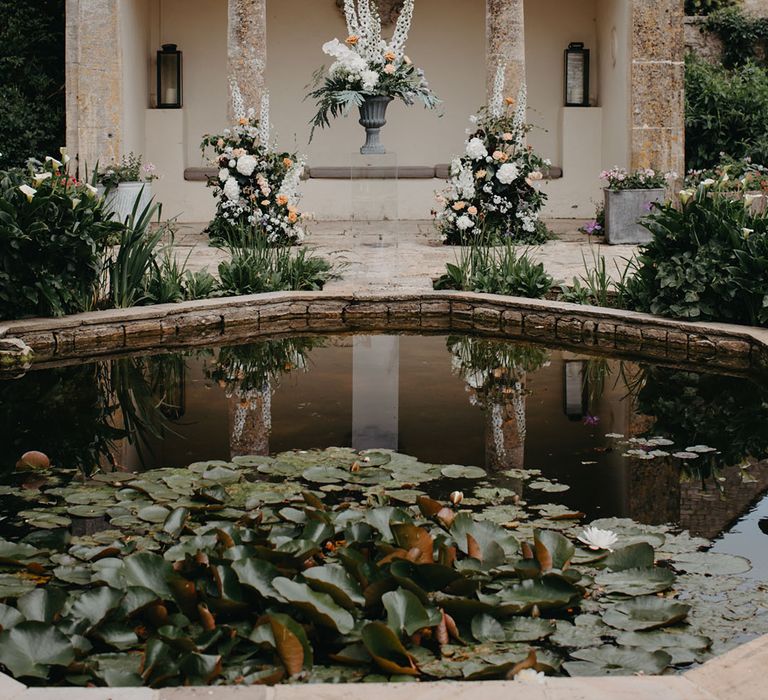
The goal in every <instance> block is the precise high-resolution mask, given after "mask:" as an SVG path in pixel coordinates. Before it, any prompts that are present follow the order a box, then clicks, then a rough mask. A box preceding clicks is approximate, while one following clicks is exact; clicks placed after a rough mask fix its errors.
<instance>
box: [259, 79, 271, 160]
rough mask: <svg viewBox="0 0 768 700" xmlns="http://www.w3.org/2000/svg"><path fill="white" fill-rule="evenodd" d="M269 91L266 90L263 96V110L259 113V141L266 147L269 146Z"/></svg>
mask: <svg viewBox="0 0 768 700" xmlns="http://www.w3.org/2000/svg"><path fill="white" fill-rule="evenodd" d="M269 130H270V125H269V91H268V90H265V91H264V94H263V95H262V96H261V112H260V113H259V143H260V144H261V145H262V146H263V147H264V148H269Z"/></svg>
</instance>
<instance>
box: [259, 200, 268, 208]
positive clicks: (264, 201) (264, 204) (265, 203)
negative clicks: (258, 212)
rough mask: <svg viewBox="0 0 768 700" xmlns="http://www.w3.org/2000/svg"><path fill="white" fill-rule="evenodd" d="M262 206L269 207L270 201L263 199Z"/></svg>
mask: <svg viewBox="0 0 768 700" xmlns="http://www.w3.org/2000/svg"><path fill="white" fill-rule="evenodd" d="M261 206H262V207H268V206H269V200H268V199H262V200H261Z"/></svg>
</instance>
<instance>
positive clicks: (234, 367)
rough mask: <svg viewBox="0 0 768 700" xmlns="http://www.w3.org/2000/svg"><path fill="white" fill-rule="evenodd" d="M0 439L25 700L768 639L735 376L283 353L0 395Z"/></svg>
mask: <svg viewBox="0 0 768 700" xmlns="http://www.w3.org/2000/svg"><path fill="white" fill-rule="evenodd" d="M0 431H1V433H0V434H2V435H3V440H2V443H1V444H0V466H1V467H2V468H3V477H2V479H3V480H2V484H4V485H3V486H0V537H2V539H0V568H1V570H0V600H4V603H0V627H3V628H4V631H3V632H0V642H3V641H4V642H5V644H4V645H3V644H0V647H3V648H5V649H6V651H5V652H4V651H2V650H0V664H3V665H4V666H5V668H6V670H9V671H10V672H11V673H12V674H13V675H16V676H18V677H20V678H23V679H25V680H29V679H30V678H38V679H47V680H48V681H49V682H54V683H60V684H65V685H73V684H74V685H79V684H83V683H85V682H96V683H98V684H105V685H137V684H142V683H144V684H148V685H155V686H162V685H175V684H181V683H183V682H197V683H201V682H227V683H233V682H248V683H252V682H266V683H273V682H278V681H280V680H282V679H284V678H286V677H289V676H290V677H292V678H293V680H297V681H307V680H308V681H320V680H327V681H330V680H361V679H363V678H365V679H366V680H371V679H373V680H376V679H378V680H382V679H386V678H388V677H392V676H405V677H421V678H424V679H431V678H469V679H481V678H503V677H509V676H511V675H515V674H517V673H518V672H520V671H521V670H523V669H526V668H527V669H536V670H539V671H544V672H547V673H564V674H570V675H585V674H586V675H591V674H602V673H633V672H645V673H658V672H661V671H663V670H665V669H682V668H685V667H687V666H688V665H690V664H692V663H697V662H699V661H702V660H704V659H705V658H707V656H709V655H710V654H712V653H720V652H722V651H723V650H725V649H728V648H731V647H732V646H734V645H735V644H738V643H740V642H743V641H745V640H746V639H749V638H751V637H753V636H755V635H757V634H759V633H764V632H768V616H767V615H766V609H767V608H768V594H766V592H765V591H764V590H763V586H762V582H764V581H765V580H766V579H767V578H768V547H766V546H765V544H766V542H768V540H766V539H765V538H766V537H768V535H767V534H766V533H768V499H765V498H764V494H765V492H766V491H768V467H767V466H766V464H765V463H763V462H761V460H763V459H765V457H766V456H768V388H766V387H765V386H764V385H761V384H760V383H759V382H757V381H753V380H751V379H750V378H747V377H743V376H728V375H720V374H711V373H707V372H704V371H698V372H693V371H691V370H690V369H689V368H680V367H673V366H661V365H654V364H649V363H647V362H634V361H627V360H618V359H611V358H606V357H602V356H597V355H578V354H575V353H573V352H570V351H564V350H558V349H548V348H545V347H539V346H534V345H525V344H520V343H513V342H509V341H500V340H493V339H487V338H479V337H471V336H458V335H457V336H450V337H445V336H411V335H403V336H388V335H356V336H353V335H345V336H330V337H329V336H324V337H292V338H282V339H275V340H271V341H263V342H260V343H257V344H251V345H239V346H230V347H223V348H211V349H204V350H199V349H198V350H194V351H191V352H186V353H178V354H174V353H170V354H169V353H161V354H155V355H147V356H141V357H133V356H131V357H122V358H118V359H109V360H101V361H98V362H93V363H79V364H71V365H69V366H61V367H50V368H45V369H34V370H33V371H30V372H29V373H27V374H26V375H25V376H23V377H20V378H16V379H12V380H11V379H9V380H6V381H0ZM30 451H33V452H41V453H43V454H44V455H45V456H46V457H41V456H40V455H35V454H33V455H31V456H27V457H25V459H24V460H22V463H19V464H17V462H18V461H19V460H20V458H21V456H22V455H23V454H25V453H28V452H30ZM47 458H50V461H51V462H52V466H50V467H49V466H47V464H46V462H47ZM39 460H42V462H43V463H42V464H41V463H40V462H39ZM41 467H42V468H41ZM385 516H386V517H385ZM257 517H258V522H257V520H256V518H257ZM382 518H384V519H385V520H386V522H385V523H384V522H383V521H382ZM424 519H426V520H424ZM312 523H315V524H317V523H320V525H316V526H312V527H310V525H311V524H312ZM382 523H383V524H382ZM478 523H479V524H478ZM590 523H591V524H593V525H595V526H597V527H598V528H599V529H601V530H607V531H610V533H613V535H612V536H613V537H614V541H611V542H608V543H607V544H606V543H605V542H603V543H602V544H604V545H605V546H596V545H595V543H594V542H590V541H589V538H588V537H587V538H584V537H583V534H584V528H585V526H586V525H589V524H590ZM408 528H410V530H408V531H407V532H406V530H407V529H408ZM430 528H431V529H430ZM477 528H479V530H478V529H477ZM457 532H458V533H459V534H458V536H457ZM254 533H255V534H254ZM308 533H309V534H308ZM610 533H609V534H610ZM425 537H427V538H431V539H429V550H430V551H429V555H428V556H427V555H426V554H425V551H424V546H422V545H423V541H422V543H421V544H419V541H420V540H419V538H425ZM579 537H581V538H582V541H580V540H579ZM291 540H293V543H292V545H291ZM529 541H530V546H528V544H526V543H527V542H529ZM179 542H181V543H182V545H183V546H182V545H179V544H178V543H179ZM301 542H304V543H306V542H310V543H314V544H312V546H310V547H309V548H305V549H304V550H302V549H301V547H299V548H298V549H296V548H294V549H290V546H293V545H297V543H301ZM183 543H188V544H183ZM600 544H601V543H600V542H598V545H600ZM289 545H290V546H289ZM574 545H575V546H574ZM590 545H592V546H590ZM176 546H181V549H179V550H174V549H173V548H174V547H176ZM222 547H223V549H222ZM281 547H283V548H284V547H287V548H288V549H286V550H285V552H283V551H282V550H281ZM254 548H255V549H254ZM267 548H268V549H270V551H269V552H268V551H267ZM609 550H613V551H612V552H611V551H609ZM654 550H655V554H654ZM158 552H159V554H158ZM278 552H282V553H278ZM352 552H354V554H353V553H352ZM360 552H364V553H365V554H366V556H368V557H370V558H371V561H373V560H376V562H377V564H376V567H379V568H375V572H376V575H373V574H372V570H370V567H371V566H372V564H371V563H370V562H363V561H362V559H361V560H360V561H358V559H359V558H361V554H360ZM393 552H394V553H395V554H393ZM397 552H399V554H397ZM419 552H420V554H419ZM450 552H452V554H451V553H450ZM649 552H650V554H649ZM372 553H374V554H372ZM161 555H162V556H161ZM422 555H423V556H422ZM457 555H458V556H457ZM163 557H164V559H163ZM201 557H203V558H205V562H204V563H203V562H202V560H201ZM462 557H464V558H463V559H462ZM649 557H650V558H649ZM390 558H392V561H394V562H395V563H392V562H391V561H390ZM398 559H400V562H399V563H398V562H397V560H398ZM654 559H655V562H654ZM558 560H559V561H558ZM747 560H748V561H747ZM233 561H234V563H232V562H233ZM248 561H251V562H253V561H256V562H258V563H259V564H260V565H261V564H263V565H264V566H263V567H262V568H259V567H256V566H251V568H250V569H247V568H245V564H244V563H243V562H248ZM512 561H517V563H516V564H514V565H513V564H512V563H510V562H512ZM168 562H171V563H172V564H173V568H172V570H171V569H170V568H168V570H167V571H166V567H167V566H169V565H168ZM382 562H384V563H385V564H386V566H387V567H389V566H390V565H391V569H392V571H389V569H387V572H386V575H382V574H381V570H380V567H381V566H382ZM472 562H475V563H474V564H472ZM406 564H408V565H409V566H410V567H411V568H410V569H408V570H407V571H406V568H407V567H406ZM230 565H231V566H230ZM308 567H309V568H308ZM416 567H422V568H421V569H419V570H418V571H417V570H416ZM423 567H427V568H423ZM429 567H433V568H432V569H429ZM312 571H314V572H315V574H314V575H310V574H309V573H308V572H312ZM392 572H394V573H392ZM166 574H167V575H166ZM182 579H183V582H182V583H180V581H181V580H182ZM353 579H355V581H353ZM270 581H278V582H282V583H281V584H280V585H277V584H275V587H274V588H273V586H272V583H270ZM510 582H514V584H513V588H514V587H515V586H517V587H518V588H519V590H518V588H514V591H515V592H514V594H513V593H511V592H510V591H512V589H511V588H509V584H510ZM150 584H151V585H150ZM281 586H282V587H281ZM530 586H534V587H538V588H536V589H535V591H532V590H529V588H530ZM526 587H528V588H526ZM188 588H191V590H192V591H195V593H194V596H193V595H192V594H191V593H190V591H189V590H187V589H188ZM151 589H154V590H156V591H160V592H161V593H160V598H159V599H158V598H152V597H151V596H149V597H147V596H148V594H147V593H146V591H148V590H151ZM51 591H53V593H51ZM76 591H79V594H82V593H83V591H85V592H87V594H88V595H91V596H93V599H92V600H91V599H89V605H90V606H91V607H90V608H89V609H90V610H93V609H95V610H96V611H98V612H97V613H93V612H92V611H91V612H88V611H85V610H83V609H80V608H78V606H77V602H76V601H75V599H74V596H75V592H76ZM142 591H143V593H142ZM162 592H164V593H162ZM79 594H78V595H79ZM68 596H69V597H68ZM131 596H132V597H133V598H132V599H131V602H130V604H129V598H131ZM324 596H325V597H324ZM329 596H330V597H329ZM505 596H506V597H505ZM193 598H194V604H193V602H192V599H193ZM134 599H135V600H134ZM504 601H507V602H506V603H505V602H504ZM648 601H650V603H648ZM654 601H655V602H654ZM684 601H688V603H691V602H693V605H692V606H690V609H688V608H689V605H688V604H687V603H685V602H684ZM646 604H648V605H650V606H651V608H652V610H651V611H650V612H649V611H648V610H638V609H634V608H632V605H635V606H641V607H642V606H643V605H646ZM281 605H282V607H281ZM132 606H133V607H132ZM287 606H293V609H298V610H299V613H298V614H297V615H296V616H294V617H295V619H294V618H293V617H291V616H290V615H289V614H288V611H289V610H290V607H287ZM622 606H624V607H622ZM628 606H629V607H628ZM660 606H661V608H663V609H661V608H660ZM665 606H666V607H665ZM674 606H678V608H675V607H674ZM681 606H682V607H681ZM682 608H686V610H685V611H684V613H680V610H682ZM500 609H503V610H504V611H505V612H504V613H503V614H496V612H494V610H495V611H497V612H498V610H500ZM256 613H258V614H256ZM644 615H645V616H647V615H651V617H652V618H653V620H654V621H653V622H652V623H644V624H641V623H638V622H637V620H638V619H641V618H642V619H644V618H643V616H644ZM611 616H613V617H611ZM616 616H619V618H621V620H623V622H618V623H617V622H615V619H616ZM246 619H247V623H246V621H245V620H246ZM216 620H218V622H217V621H216ZM379 620H385V621H386V623H387V625H388V626H387V625H384V624H383V622H380V621H379ZM612 620H613V623H612V622H611V621H612ZM246 624H247V626H248V629H247V632H244V630H243V627H242V626H243V625H246ZM329 630H330V631H331V632H332V634H331V633H330V632H329ZM393 630H394V632H393ZM3 635H4V637H3ZM46 635H47V636H46ZM51 635H53V636H51ZM222 635H224V636H225V637H226V636H227V635H229V636H228V637H227V639H230V640H234V639H235V638H238V639H239V638H243V639H247V640H248V641H247V644H248V645H250V646H249V647H248V648H247V649H243V648H241V647H242V646H243V644H245V642H241V643H240V644H239V645H237V644H235V642H234V641H228V642H226V644H225V643H224V642H223V641H222V639H223V638H224V637H222ZM446 635H447V636H446ZM43 637H45V639H46V640H47V642H49V643H50V645H51V653H50V654H49V655H48V657H47V658H46V659H42V658H41V659H37V658H28V656H29V655H24V654H22V653H21V652H20V651H18V649H20V648H22V647H24V646H25V645H27V644H32V646H35V645H38V644H40V643H41V641H40V640H41V639H42V638H43ZM54 637H55V638H54ZM281 640H282V641H281ZM326 646H328V647H329V648H332V649H333V653H330V652H326V651H323V649H324V647H326ZM530 646H533V647H534V648H536V649H537V656H536V657H535V658H531V657H529V656H528V647H530ZM65 647H67V648H68V649H69V651H68V652H66V651H64V648H65ZM313 647H314V662H312V661H311V657H312V655H313V652H312V648H313ZM10 648H14V649H16V651H14V652H12V653H11V652H8V651H7V650H8V649H10ZM73 649H74V650H73ZM233 649H234V650H235V651H237V652H238V653H239V654H240V655H239V656H238V655H237V654H234V653H232V654H231V657H232V659H233V660H231V661H230V662H225V663H223V664H222V658H227V654H228V653H230V652H232V650H233ZM137 652H142V653H141V654H139V653H137ZM237 659H239V661H237ZM238 664H239V665H238ZM520 664H522V666H520ZM162 668H170V669H172V670H171V671H170V672H169V673H168V674H165V672H163V671H161V669H162ZM243 679H245V680H243Z"/></svg>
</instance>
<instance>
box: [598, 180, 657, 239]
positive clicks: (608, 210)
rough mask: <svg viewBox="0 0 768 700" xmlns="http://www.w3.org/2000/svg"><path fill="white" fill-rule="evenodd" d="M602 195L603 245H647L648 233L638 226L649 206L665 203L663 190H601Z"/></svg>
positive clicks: (650, 236)
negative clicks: (603, 215)
mask: <svg viewBox="0 0 768 700" xmlns="http://www.w3.org/2000/svg"><path fill="white" fill-rule="evenodd" d="M603 191H604V192H605V241H606V243H608V244H609V245H633V244H638V243H650V242H651V239H652V235H651V232H650V231H648V229H646V228H643V227H642V226H641V225H640V223H639V222H640V220H641V219H642V218H643V217H645V216H648V214H649V213H650V209H651V204H653V203H654V202H662V201H664V195H665V194H666V190H664V189H657V190H618V191H617V190H609V189H605V190H603Z"/></svg>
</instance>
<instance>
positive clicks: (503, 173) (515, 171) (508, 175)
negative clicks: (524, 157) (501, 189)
mask: <svg viewBox="0 0 768 700" xmlns="http://www.w3.org/2000/svg"><path fill="white" fill-rule="evenodd" d="M519 174H520V168H518V167H517V165H515V164H514V163H504V165H502V166H501V167H500V168H499V169H498V170H497V171H496V179H497V180H498V181H499V182H500V183H501V184H502V185H510V184H512V183H513V182H514V181H515V180H517V176H518V175H519Z"/></svg>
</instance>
